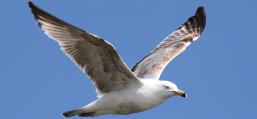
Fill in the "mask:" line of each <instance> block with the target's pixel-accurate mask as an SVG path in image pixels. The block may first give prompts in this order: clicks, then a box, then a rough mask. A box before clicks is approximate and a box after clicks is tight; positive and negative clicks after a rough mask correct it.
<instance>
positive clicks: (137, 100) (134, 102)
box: [116, 94, 163, 114]
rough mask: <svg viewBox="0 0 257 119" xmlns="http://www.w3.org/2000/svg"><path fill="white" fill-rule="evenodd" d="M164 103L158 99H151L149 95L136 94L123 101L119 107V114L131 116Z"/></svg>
mask: <svg viewBox="0 0 257 119" xmlns="http://www.w3.org/2000/svg"><path fill="white" fill-rule="evenodd" d="M162 102H163V100H162V99H159V98H157V97H149V96H147V95H141V94H134V95H131V96H124V97H123V99H122V101H121V102H120V103H119V104H118V105H117V108H116V109H117V110H116V113H117V114H131V113H136V112H142V111H145V110H148V109H151V108H153V107H155V106H157V105H159V104H161V103H162Z"/></svg>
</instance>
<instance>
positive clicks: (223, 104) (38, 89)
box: [0, 0, 257, 119]
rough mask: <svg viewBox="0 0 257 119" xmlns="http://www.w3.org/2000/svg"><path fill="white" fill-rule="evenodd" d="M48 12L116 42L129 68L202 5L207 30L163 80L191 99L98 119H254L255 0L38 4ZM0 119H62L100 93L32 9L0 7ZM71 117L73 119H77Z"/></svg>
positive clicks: (57, 0)
mask: <svg viewBox="0 0 257 119" xmlns="http://www.w3.org/2000/svg"><path fill="white" fill-rule="evenodd" d="M34 3H35V4H37V5H38V6H40V7H41V8H43V9H45V10H46V11H48V12H50V13H52V14H54V15H55V16H58V17H59V18H61V19H64V20H65V21H67V22H70V23H72V24H74V25H76V26H79V27H81V28H83V29H85V30H87V31H90V32H92V33H94V34H96V35H98V36H101V37H102V38H104V39H105V40H108V41H109V42H111V43H112V44H113V45H114V46H115V47H116V49H117V50H118V52H119V54H120V55H121V57H122V58H123V59H124V61H125V62H126V63H127V65H128V66H129V67H132V66H133V65H134V64H135V63H136V62H137V61H139V60H140V59H141V58H142V57H144V56H145V55H146V54H148V52H149V51H150V50H152V49H153V48H154V47H155V46H156V45H157V44H158V43H159V42H160V41H161V40H162V39H163V38H164V37H166V36H167V35H168V34H169V33H171V32H172V31H174V30H175V29H176V28H177V27H179V26H180V25H181V24H182V23H183V22H184V21H185V20H186V19H187V18H188V17H190V16H191V15H193V14H194V12H195V10H196V8H197V7H198V6H200V5H203V6H204V7H205V10H206V15H207V25H206V29H205V31H204V33H203V35H202V36H201V37H200V39H199V40H198V41H197V42H195V43H193V44H192V45H191V46H190V47H189V48H188V49H187V51H185V52H184V53H183V54H181V55H179V57H177V58H176V59H175V60H174V61H173V62H172V63H171V64H170V65H168V67H167V68H166V69H165V71H164V72H163V75H162V76H161V79H165V80H170V81H172V82H174V83H176V84H177V85H178V86H179V87H180V88H181V89H183V90H184V91H186V92H187V94H188V98H187V99H184V98H181V97H174V98H171V99H169V100H167V101H166V102H165V103H163V104H162V105H160V106H158V107H156V108H154V109H151V110H148V111H145V112H141V113H137V114H132V115H127V116H113V115H108V116H101V117H96V119H131V118H133V119H144V118H145V119H156V118H160V117H161V118H173V119H186V118H191V119H196V118H197V119H206V118H207V119H217V118H221V119H224V118H233V119H242V118H246V119H247V118H249V119H250V118H256V117H257V109H256V107H257V102H256V100H257V93H256V90H257V86H256V85H257V63H256V61H257V53H256V52H257V30H256V28H257V22H256V21H257V14H256V11H257V7H256V4H257V2H256V1H254V0H245V1H243V0H237V1H232V0H230V1H223V0H212V1H211V0H208V1H207V0H194V1H193V0H192V1H189V0H161V1H157V0H156V1H154V0H152V1H149V0H140V1H139V0H126V1H120V0H108V1H107V0H106V1H104V0H76V1H71V0H70V1H68V0H67V1H64V0H54V1H46V0H34ZM0 6H1V7H0V13H1V22H0V26H1V29H0V33H1V41H2V42H1V47H0V54H1V58H0V61H1V62H0V66H1V67H0V81H1V82H0V94H1V96H0V106H1V107H0V112H1V115H0V118H1V119H21V118H24V119H25V118H26V119H62V118H63V117H62V116H61V115H60V114H61V113H62V112H64V111H67V110H70V109H74V108H77V107H81V106H83V105H86V104H88V103H90V102H91V101H93V100H94V99H95V91H94V90H95V89H94V87H93V85H92V84H91V82H90V81H89V80H88V79H87V77H85V75H84V74H83V73H82V72H81V71H80V70H79V69H78V68H77V67H76V66H75V65H74V64H73V63H72V62H71V61H70V59H68V58H67V57H66V56H65V55H64V54H63V53H62V52H61V51H60V50H59V47H58V45H57V43H55V42H54V41H53V40H51V39H49V38H48V37H47V36H45V35H44V34H43V32H42V30H40V29H39V28H38V27H37V26H36V24H35V23H36V22H35V20H34V19H33V18H32V14H31V13H30V11H29V9H28V6H27V1H25V0H19V1H18V0H15V1H14V0H8V1H2V2H1V5H0ZM78 118H79V117H74V118H73V119H78Z"/></svg>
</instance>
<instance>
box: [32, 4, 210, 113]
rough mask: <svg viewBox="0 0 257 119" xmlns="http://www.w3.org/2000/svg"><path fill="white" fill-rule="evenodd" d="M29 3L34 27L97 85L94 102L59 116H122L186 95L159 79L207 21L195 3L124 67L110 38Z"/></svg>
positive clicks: (202, 11)
mask: <svg viewBox="0 0 257 119" xmlns="http://www.w3.org/2000/svg"><path fill="white" fill-rule="evenodd" d="M28 4H29V7H30V9H31V12H32V14H33V15H34V18H35V19H36V21H37V24H38V26H39V27H40V28H41V29H42V30H43V31H44V33H45V34H46V35H47V36H48V37H50V38H52V39H54V40H55V41H56V42H57V43H58V44H59V46H60V48H61V50H62V51H63V52H64V53H65V54H66V55H67V56H68V57H69V58H70V59H71V60H72V61H73V62H74V63H75V64H76V65H77V66H78V67H79V68H80V69H81V70H82V71H83V72H84V73H85V74H87V76H89V79H91V81H92V83H93V84H94V85H95V87H96V93H97V99H96V100H95V101H93V102H91V103H89V104H88V105H86V106H83V107H81V108H77V109H74V110H71V111H67V112H64V113H63V116H64V117H72V116H76V115H77V116H80V117H95V116H100V115H106V114H116V115H127V114H132V113H137V112H142V111H146V110H148V109H151V108H153V107H156V106H158V105H160V104H161V103H163V102H164V101H165V100H167V99H168V98H170V97H173V96H182V97H186V93H185V92H184V91H182V90H180V89H179V88H178V87H177V86H176V84H174V83H172V82H170V81H164V80H159V78H160V75H161V73H162V71H163V70H164V68H165V67H166V65H167V64H168V63H169V62H170V61H171V60H173V59H174V58H175V57H176V56H177V55H179V54H180V53H181V52H183V51H184V50H185V49H186V48H187V47H188V46H189V45H190V44H191V43H192V42H193V41H195V40H197V39H198V38H199V37H200V35H201V33H202V32H203V30H204V27H205V24H206V16H205V11H204V7H202V6H200V7H198V8H197V10H196V13H195V15H194V16H192V17H190V18H189V19H188V20H187V21H186V22H185V23H184V24H183V25H182V26H181V27H179V28H178V29H177V30H176V31H174V32H172V33H171V34H170V35H169V36H167V37H166V38H164V40H163V41H162V42H161V43H160V44H159V45H158V46H157V47H156V48H155V49H154V50H153V51H151V52H150V54H148V55H147V56H146V57H144V58H143V59H142V60H140V61H139V62H138V63H137V64H136V65H135V66H134V67H133V68H132V69H129V68H128V66H127V65H126V64H125V63H124V62H123V60H122V59H121V57H120V56H119V54H118V53H117V52H116V50H115V48H114V47H113V45H112V44H110V43H109V42H107V41H105V40H103V39H102V38H100V37H98V36H96V35H94V34H92V33H89V32H87V31H85V30H82V29H80V28H78V27H76V26H74V25H71V24H69V23H67V22H65V21H63V20H61V19H59V18H57V17H55V16H53V15H51V14H49V13H47V12H45V11H44V10H42V9H41V8H39V7H37V6H36V5H35V4H34V3H32V2H31V1H29V2H28Z"/></svg>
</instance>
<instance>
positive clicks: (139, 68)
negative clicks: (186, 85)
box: [131, 7, 206, 79]
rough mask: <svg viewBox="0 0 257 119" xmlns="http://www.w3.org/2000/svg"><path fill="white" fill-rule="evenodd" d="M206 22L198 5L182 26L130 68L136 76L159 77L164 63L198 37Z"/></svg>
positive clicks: (203, 13)
mask: <svg viewBox="0 0 257 119" xmlns="http://www.w3.org/2000/svg"><path fill="white" fill-rule="evenodd" d="M205 23H206V16H205V12H204V8H203V7H199V8H198V9H197V11H196V13H195V15H194V16H192V17H190V18H189V19H188V20H187V21H186V22H185V23H184V24H183V25H182V27H180V28H178V29H177V30H176V31H174V32H173V33H171V34H170V35H169V36H167V37H166V38H165V39H164V40H163V41H162V42H161V43H160V44H159V45H158V46H157V48H156V49H155V50H153V51H152V52H151V53H150V54H149V55H147V56H146V57H145V58H143V59H142V60H141V61H139V62H138V63H137V64H136V65H135V66H134V67H133V68H132V69H131V70H132V71H133V73H134V74H135V75H136V76H137V77H138V78H149V79H159V77H160V75H161V72H162V71H163V70H164V68H165V67H166V65H167V64H168V63H169V62H170V61H171V60H172V59H174V58H175V57H176V56H177V55H179V54H180V53H181V52H183V51H184V50H185V49H186V48H187V46H189V45H190V44H191V42H193V41H195V40H196V39H198V38H199V36H200V34H201V33H202V32H203V30H204V27H205Z"/></svg>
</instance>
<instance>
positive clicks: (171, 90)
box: [160, 81, 187, 98]
mask: <svg viewBox="0 0 257 119" xmlns="http://www.w3.org/2000/svg"><path fill="white" fill-rule="evenodd" d="M160 87H161V93H162V94H163V96H164V97H165V98H168V97H171V96H176V95H178V96H181V97H184V98H186V97H187V95H186V93H185V92H184V91H182V90H180V89H178V87H177V86H176V84H174V83H172V82H170V81H160Z"/></svg>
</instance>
